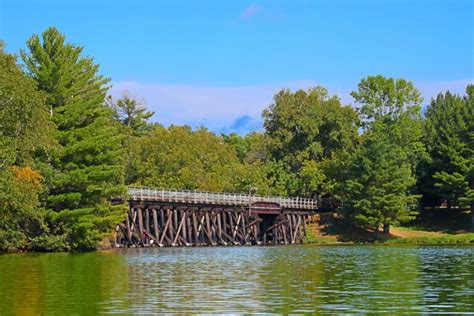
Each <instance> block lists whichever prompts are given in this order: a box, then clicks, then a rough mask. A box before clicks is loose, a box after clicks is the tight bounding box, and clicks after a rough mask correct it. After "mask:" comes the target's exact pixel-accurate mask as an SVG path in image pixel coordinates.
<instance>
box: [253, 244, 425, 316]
mask: <svg viewBox="0 0 474 316" xmlns="http://www.w3.org/2000/svg"><path fill="white" fill-rule="evenodd" d="M401 263H402V264H401ZM417 268H418V259H417V256H416V255H415V256H413V255H411V254H408V255H407V256H406V257H405V256H403V252H402V253H397V252H396V251H395V252H393V253H392V251H390V249H388V248H385V249H384V248H381V247H352V246H351V247H343V246H336V247H325V246H323V247H301V248H294V249H291V250H290V253H289V254H287V255H285V256H280V257H277V259H276V260H274V261H270V262H269V265H268V266H266V267H265V270H266V271H267V273H264V274H262V281H261V282H262V284H265V285H266V287H267V288H266V291H265V292H266V293H267V294H268V297H267V298H266V301H267V302H269V304H268V307H269V308H270V310H271V311H273V312H278V313H288V312H291V311H315V312H329V311H332V312H335V311H343V310H346V311H352V312H357V311H359V312H362V311H366V310H371V311H377V310H378V311H383V310H387V309H388V308H389V307H391V306H397V304H398V307H400V308H401V309H409V308H412V307H416V306H417V303H418V302H419V297H420V295H419V294H417V293H419V291H417V288H418V285H417V282H416V275H417V273H416V271H417ZM408 298H409V299H408ZM407 299H408V300H407Z"/></svg>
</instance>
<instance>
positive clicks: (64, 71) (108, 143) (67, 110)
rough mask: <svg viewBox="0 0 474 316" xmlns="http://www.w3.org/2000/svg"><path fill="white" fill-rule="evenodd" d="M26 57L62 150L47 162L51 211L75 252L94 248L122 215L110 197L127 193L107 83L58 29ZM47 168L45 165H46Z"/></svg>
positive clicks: (31, 45)
mask: <svg viewBox="0 0 474 316" xmlns="http://www.w3.org/2000/svg"><path fill="white" fill-rule="evenodd" d="M27 46H28V52H27V51H24V50H22V51H21V56H22V59H23V62H24V63H25V66H26V71H27V74H28V75H29V76H30V77H31V78H33V79H34V80H35V81H36V82H37V84H38V88H39V89H40V90H42V91H43V92H45V94H46V96H47V104H48V106H49V110H50V112H51V116H52V117H51V119H52V121H53V122H54V123H55V124H56V126H57V132H56V139H57V142H58V143H59V145H60V148H59V149H58V150H56V151H54V152H53V156H52V158H51V159H49V160H48V161H47V165H49V167H50V169H49V170H47V171H45V172H46V173H48V174H49V175H50V176H49V177H47V178H46V180H47V185H48V189H49V196H48V203H47V207H48V208H49V209H51V210H52V211H54V212H53V213H51V218H52V221H53V222H54V225H55V226H56V227H58V231H57V233H58V234H62V233H64V234H65V235H66V237H67V240H68V242H69V244H70V247H71V248H72V249H81V250H82V249H93V248H95V247H96V246H97V245H98V243H99V242H100V240H101V239H103V238H104V237H105V236H107V235H108V234H110V232H111V227H112V225H113V224H116V223H117V222H118V221H119V220H120V219H121V217H122V216H123V214H122V212H123V207H117V206H112V205H111V204H110V202H109V201H108V199H109V198H110V197H113V196H117V195H120V194H122V193H124V187H123V165H122V158H121V157H122V150H121V138H122V136H121V135H120V133H119V129H118V126H117V124H116V123H115V122H114V121H113V116H112V111H111V109H110V108H109V107H107V106H106V105H105V96H106V92H107V89H108V87H107V85H106V84H107V82H108V79H106V78H104V77H103V76H101V75H99V74H98V69H99V66H98V65H96V64H94V62H93V59H92V58H90V57H83V56H82V51H83V48H82V47H80V46H76V45H72V44H68V43H66V42H65V37H64V35H62V34H61V33H60V32H59V31H58V30H57V29H55V28H48V29H47V30H45V31H44V32H43V34H42V37H41V38H40V36H38V35H33V36H32V37H31V38H30V39H29V40H28V41H27ZM45 169H46V167H45Z"/></svg>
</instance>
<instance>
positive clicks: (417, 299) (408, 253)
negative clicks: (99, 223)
mask: <svg viewBox="0 0 474 316" xmlns="http://www.w3.org/2000/svg"><path fill="white" fill-rule="evenodd" d="M472 262H474V252H473V251H472V247H412V246H407V247H404V246H390V247H389V246H347V247H346V246H320V247H308V246H284V247H219V248H213V247H203V248H179V249H177V248H174V249H130V250H126V251H111V252H96V253H86V254H74V255H71V254H41V255H6V256H0V314H2V315H3V314H10V313H16V314H21V315H33V314H35V315H36V314H48V313H51V312H52V311H55V312H56V313H58V314H67V313H81V312H87V313H91V314H94V313H99V312H121V313H124V314H127V313H134V312H141V313H144V312H155V313H158V312H167V311H168V312H181V313H189V312H202V313H206V312H207V313H216V312H235V313H239V312H240V313H241V312H248V313H251V312H277V313H289V312H298V311H301V312H302V311H313V312H315V313H318V312H326V313H328V312H333V313H334V312H342V311H343V310H344V309H345V310H346V311H352V312H357V311H372V312H380V311H389V312H390V311H391V312H392V313H399V312H402V311H403V312H412V313H416V312H425V313H426V312H428V313H429V312H434V311H442V312H448V311H451V312H452V311H456V312H464V311H472V310H474V301H473V300H472V295H473V292H472V289H473V288H474V266H473V265H472ZM430 305H432V306H430ZM435 305H437V306H435ZM443 305H450V307H443Z"/></svg>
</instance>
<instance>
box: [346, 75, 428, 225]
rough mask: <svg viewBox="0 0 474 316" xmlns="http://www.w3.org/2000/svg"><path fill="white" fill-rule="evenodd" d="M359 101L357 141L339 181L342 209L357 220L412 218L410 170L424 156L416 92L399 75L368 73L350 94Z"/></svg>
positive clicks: (412, 171)
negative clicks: (361, 130)
mask: <svg viewBox="0 0 474 316" xmlns="http://www.w3.org/2000/svg"><path fill="white" fill-rule="evenodd" d="M351 95H352V96H353V97H354V99H355V101H356V102H357V103H358V104H359V105H360V107H359V109H358V110H359V113H360V116H361V120H362V122H363V127H364V131H365V133H364V135H362V139H363V141H362V144H361V146H360V147H359V149H358V151H357V153H356V154H355V155H354V157H353V160H352V164H351V167H350V168H348V172H347V174H346V175H347V178H346V181H345V183H344V185H343V190H342V191H344V194H343V199H344V212H345V214H346V215H347V216H348V217H349V218H352V219H355V220H356V221H357V222H358V223H361V224H366V225H369V226H372V227H373V228H374V230H375V232H376V234H378V231H379V226H380V225H383V227H384V232H385V233H389V231H390V225H391V224H396V223H398V222H402V221H406V220H409V219H410V218H412V215H413V212H412V211H413V210H414V209H415V207H416V203H415V201H416V199H417V198H418V197H419V196H417V195H415V194H413V188H414V185H415V184H416V177H415V172H416V169H417V167H418V162H419V160H420V159H421V157H423V156H424V153H425V151H424V146H423V143H422V141H421V138H422V125H421V114H420V108H421V106H420V104H421V102H422V98H421V95H420V93H419V92H418V90H417V89H416V88H415V87H414V86H413V84H412V83H411V82H409V81H406V80H404V79H393V78H385V77H383V76H371V77H367V78H364V79H362V80H361V82H360V84H359V89H358V91H354V92H352V94H351Z"/></svg>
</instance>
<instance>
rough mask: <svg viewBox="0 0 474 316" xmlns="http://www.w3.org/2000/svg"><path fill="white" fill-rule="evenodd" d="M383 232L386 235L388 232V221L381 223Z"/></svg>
mask: <svg viewBox="0 0 474 316" xmlns="http://www.w3.org/2000/svg"><path fill="white" fill-rule="evenodd" d="M383 233H384V234H386V235H388V234H390V224H389V223H384V224H383Z"/></svg>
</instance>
